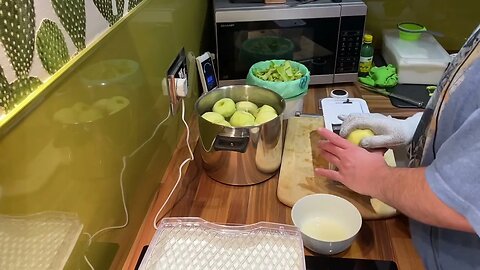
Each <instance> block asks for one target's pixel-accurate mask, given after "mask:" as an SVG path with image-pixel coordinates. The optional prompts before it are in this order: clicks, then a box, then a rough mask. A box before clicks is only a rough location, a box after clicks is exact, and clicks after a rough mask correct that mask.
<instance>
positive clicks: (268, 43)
mask: <svg viewBox="0 0 480 270" xmlns="http://www.w3.org/2000/svg"><path fill="white" fill-rule="evenodd" d="M294 49H295V45H294V44H293V42H292V41H291V40H290V39H288V38H284V37H277V36H260V37H255V38H250V39H247V40H245V41H244V42H243V43H242V46H241V48H240V60H241V61H242V62H243V63H244V65H245V66H251V65H253V64H255V63H257V62H259V61H264V60H271V59H293V51H294Z"/></svg>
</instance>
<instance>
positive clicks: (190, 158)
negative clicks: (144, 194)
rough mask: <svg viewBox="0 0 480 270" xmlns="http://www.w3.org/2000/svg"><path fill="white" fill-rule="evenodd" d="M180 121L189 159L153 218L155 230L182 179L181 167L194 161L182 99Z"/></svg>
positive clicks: (184, 162)
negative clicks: (183, 128) (184, 133)
mask: <svg viewBox="0 0 480 270" xmlns="http://www.w3.org/2000/svg"><path fill="white" fill-rule="evenodd" d="M182 121H183V123H184V124H185V128H186V129H187V136H186V143H187V148H188V152H189V153H190V157H189V158H187V159H185V160H184V161H183V162H182V164H181V165H180V167H179V168H178V178H177V181H176V182H175V185H174V186H173V188H172V190H171V191H170V194H168V196H167V199H165V202H164V203H163V205H162V206H161V207H160V209H159V210H158V211H157V213H156V214H155V218H154V219H153V227H154V228H155V230H158V226H157V220H158V219H159V218H160V213H161V212H162V211H163V209H164V208H165V206H166V205H167V203H168V201H169V200H170V197H171V196H172V195H173V192H174V191H175V189H177V186H178V184H179V183H180V180H181V179H182V169H183V166H185V164H187V163H188V162H189V161H192V160H194V157H193V151H192V148H191V147H190V143H189V141H190V128H189V127H188V124H187V122H186V121H185V103H184V101H183V99H182ZM162 217H163V216H162Z"/></svg>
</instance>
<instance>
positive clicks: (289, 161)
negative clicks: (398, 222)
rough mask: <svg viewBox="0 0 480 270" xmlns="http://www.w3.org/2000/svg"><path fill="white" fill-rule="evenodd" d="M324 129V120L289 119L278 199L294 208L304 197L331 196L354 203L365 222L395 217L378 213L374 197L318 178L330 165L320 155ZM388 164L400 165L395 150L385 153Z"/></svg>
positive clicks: (309, 118) (314, 118)
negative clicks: (317, 173) (319, 169)
mask: <svg viewBox="0 0 480 270" xmlns="http://www.w3.org/2000/svg"><path fill="white" fill-rule="evenodd" d="M319 127H324V122H323V117H321V116H318V117H292V118H290V119H289V120H288V127H287V134H286V137H285V146H284V150H283V157H282V166H281V168H280V176H279V182H278V188H277V196H278V199H279V200H280V201H281V202H282V203H283V204H285V205H287V206H290V207H292V206H293V204H295V202H296V201H297V200H299V199H301V198H302V197H304V196H306V195H310V194H315V193H329V194H333V195H337V196H340V197H343V198H345V199H347V200H348V201H350V202H351V203H353V204H354V205H355V206H356V207H357V208H358V210H359V211H360V213H361V215H362V217H363V218H364V219H381V218H387V217H390V216H392V215H381V214H377V213H376V212H375V211H374V210H373V208H372V206H371V205H370V197H368V196H364V195H361V194H358V193H356V192H354V191H352V190H350V189H348V188H347V187H345V186H344V185H342V184H340V183H338V182H335V181H332V180H328V179H326V178H324V177H319V176H315V175H314V168H315V167H324V168H328V166H329V164H328V162H327V161H326V160H324V159H323V158H322V156H321V155H320V154H319V153H318V149H317V147H316V144H317V142H318V140H319V139H320V137H319V135H318V134H317V132H316V130H317V129H318V128H319ZM385 160H386V162H387V164H388V165H390V166H396V164H395V157H394V155H393V151H392V150H388V151H387V152H386V153H385Z"/></svg>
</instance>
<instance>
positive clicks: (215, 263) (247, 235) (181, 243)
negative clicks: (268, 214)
mask: <svg viewBox="0 0 480 270" xmlns="http://www.w3.org/2000/svg"><path fill="white" fill-rule="evenodd" d="M140 269H141V270H147V269H148V270H150V269H162V270H163V269H198V270H204V269H209V270H214V269H241V270H244V269H245V270H247V269H252V270H253V269H255V270H261V269H285V270H287V269H288V270H296V269H298V270H304V269H305V260H304V253H303V242H302V238H301V234H300V232H299V231H298V230H297V229H296V228H295V227H293V226H289V225H284V224H275V223H268V222H259V223H256V224H252V225H246V226H223V225H217V224H214V223H210V222H207V221H205V220H203V219H201V218H164V219H163V220H162V222H161V224H160V227H159V228H158V230H157V232H156V233H155V236H154V237H153V239H152V242H151V243H150V245H149V247H148V250H147V252H146V254H145V257H144V258H143V260H142V263H141V265H140Z"/></svg>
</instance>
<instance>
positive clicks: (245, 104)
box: [235, 101, 258, 117]
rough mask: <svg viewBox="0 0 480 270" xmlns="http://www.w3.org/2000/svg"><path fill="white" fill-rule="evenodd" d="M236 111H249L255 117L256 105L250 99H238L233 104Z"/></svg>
mask: <svg viewBox="0 0 480 270" xmlns="http://www.w3.org/2000/svg"><path fill="white" fill-rule="evenodd" d="M235 106H236V107H237V111H244V112H249V113H251V114H252V115H253V116H255V117H257V112H258V106H257V104H255V103H253V102H250V101H239V102H237V103H236V104H235Z"/></svg>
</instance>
